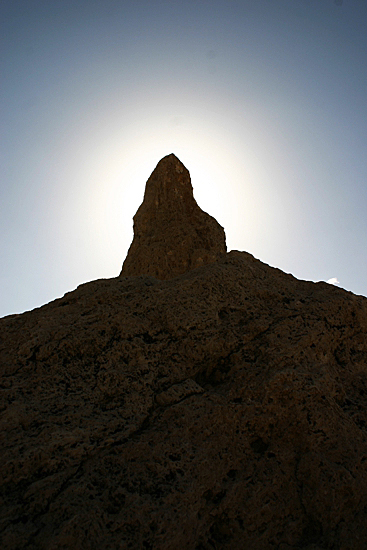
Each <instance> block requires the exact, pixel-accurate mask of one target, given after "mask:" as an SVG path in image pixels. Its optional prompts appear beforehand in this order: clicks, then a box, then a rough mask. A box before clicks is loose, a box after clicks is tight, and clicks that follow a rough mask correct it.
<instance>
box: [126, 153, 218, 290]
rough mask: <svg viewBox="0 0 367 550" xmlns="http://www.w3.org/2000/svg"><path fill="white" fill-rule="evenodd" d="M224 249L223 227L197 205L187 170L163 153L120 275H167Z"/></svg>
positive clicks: (211, 258) (207, 259) (212, 259)
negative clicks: (163, 155)
mask: <svg viewBox="0 0 367 550" xmlns="http://www.w3.org/2000/svg"><path fill="white" fill-rule="evenodd" d="M225 252H226V239H225V234H224V230H223V228H222V227H221V226H220V225H219V223H218V222H217V221H216V220H215V219H214V218H212V217H211V216H209V215H208V214H206V213H205V212H203V211H202V210H201V208H199V206H198V205H197V203H196V201H195V199H194V196H193V190H192V185H191V180H190V174H189V172H188V170H187V169H186V168H185V166H184V165H183V164H182V162H180V161H179V160H178V158H177V157H176V156H175V155H168V156H166V157H164V158H163V159H162V160H161V161H160V162H159V163H158V165H157V167H156V168H155V170H154V172H153V173H152V175H151V176H150V178H149V179H148V181H147V184H146V188H145V194H144V200H143V203H142V204H141V205H140V207H139V209H138V211H137V212H136V214H135V216H134V239H133V242H132V244H131V246H130V249H129V252H128V255H127V257H126V260H125V262H124V265H123V266H122V271H121V275H123V276H127V275H152V276H154V277H157V278H158V279H171V278H172V277H176V276H177V275H181V274H182V273H185V272H186V271H189V270H191V269H194V268H196V267H201V266H202V265H205V264H209V263H212V262H215V261H216V260H217V259H218V258H219V257H220V256H221V255H222V254H225Z"/></svg>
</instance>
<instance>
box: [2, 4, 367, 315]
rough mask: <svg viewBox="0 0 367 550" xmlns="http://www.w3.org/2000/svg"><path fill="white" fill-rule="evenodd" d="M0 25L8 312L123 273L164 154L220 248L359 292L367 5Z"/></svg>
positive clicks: (365, 287)
mask: <svg viewBox="0 0 367 550" xmlns="http://www.w3.org/2000/svg"><path fill="white" fill-rule="evenodd" d="M0 20H1V21H2V29H1V33H0V36H1V52H2V53H1V56H2V57H1V61H2V74H3V82H4V84H3V87H2V92H1V112H2V115H1V116H2V124H1V127H2V136H1V157H0V160H1V165H0V166H1V175H2V178H1V181H2V184H1V189H0V192H1V196H0V199H1V200H0V209H1V212H0V224H1V239H0V247H1V248H0V252H1V258H2V261H1V265H0V283H1V289H2V292H1V294H0V316H3V315H7V314H10V313H17V312H22V311H24V310H27V309H32V308H34V307H37V306H40V305H42V304H44V303H46V302H48V301H50V300H52V299H54V298H56V297H59V296H62V295H63V294H64V293H65V292H67V291H70V290H73V289H74V288H75V287H76V286H77V285H79V284H81V283H84V282H86V281H90V280H93V279H97V278H105V277H114V276H117V275H118V274H119V272H120V269H121V266H122V263H123V260H124V258H125V256H126V253H127V250H128V248H129V246H130V243H131V240H132V217H133V215H134V214H135V212H136V210H137V208H138V207H139V205H140V203H141V201H142V198H143V193H144V187H145V182H146V180H147V179H148V177H149V175H150V173H151V172H152V171H153V169H154V168H155V166H156V164H157V162H158V161H159V160H160V159H161V158H162V157H163V156H165V155H167V154H169V153H174V154H175V155H176V156H178V157H179V158H180V160H181V161H182V162H183V163H184V164H185V166H186V167H187V168H188V170H189V171H190V174H191V178H192V184H193V187H194V195H195V198H196V200H197V202H198V204H199V206H200V207H201V208H202V209H203V210H205V211H206V212H208V213H209V214H211V215H212V216H214V217H215V218H216V219H217V220H218V222H219V223H220V224H221V225H222V226H223V227H224V228H225V231H226V235H227V246H228V249H229V250H230V249H237V250H246V251H248V252H250V253H251V254H253V255H254V256H255V257H257V258H259V259H260V260H262V261H263V262H265V263H267V264H269V265H272V266H275V267H279V268H280V269H282V270H283V271H285V272H290V273H292V274H293V275H295V276H296V277H298V278H300V279H309V280H313V281H318V280H324V281H328V282H332V281H334V279H336V278H332V279H330V276H331V275H332V274H333V273H337V274H338V278H339V280H340V281H341V283H340V284H341V286H342V287H343V288H346V289H347V290H351V291H352V292H354V293H356V294H363V295H367V280H366V273H367V259H366V236H367V216H366V209H367V183H366V182H367V160H366V159H367V155H366V151H365V146H366V142H367V140H366V138H367V135H366V134H367V116H366V115H367V101H366V99H367V3H366V2H365V0H344V2H340V1H338V2H337V1H336V0H335V1H334V0H322V1H321V0H271V1H270V0H256V2H255V0H251V1H250V0H241V2H237V1H235V0H230V1H229V2H222V1H219V0H218V1H211V2H208V1H206V0H202V1H199V2H198V1H195V2H191V1H190V0H189V1H187V2H178V1H173V0H170V1H169V0H157V1H156V2H155V1H153V2H152V1H149V2H148V0H141V1H139V0H136V1H135V2H127V1H126V2H124V1H117V0H105V1H103V2H102V1H99V0H89V1H88V2H87V1H86V0H73V1H71V0H53V1H52V2H44V1H41V0H32V1H31V2H24V1H23V0H5V1H4V2H2V3H1V7H0ZM334 284H335V283H334Z"/></svg>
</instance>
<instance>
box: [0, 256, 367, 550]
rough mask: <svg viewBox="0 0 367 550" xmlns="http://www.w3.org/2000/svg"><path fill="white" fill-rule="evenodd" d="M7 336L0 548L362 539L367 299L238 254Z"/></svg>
mask: <svg viewBox="0 0 367 550" xmlns="http://www.w3.org/2000/svg"><path fill="white" fill-rule="evenodd" d="M0 336H1V344H0V349H1V351H0V364H1V370H2V381H1V422H2V425H1V432H0V433H1V438H2V441H1V445H0V449H1V468H0V487H1V489H0V494H1V501H0V517H1V522H0V528H1V534H0V539H1V548H2V549H4V550H5V549H17V550H20V549H25V548H27V549H51V548H52V549H55V550H56V549H66V548H84V549H86V550H87V549H104V548H105V549H107V548H110V549H112V548H113V549H125V548H126V549H127V548H133V549H148V548H151V549H155V550H172V549H176V548H180V549H187V550H194V549H196V550H199V549H201V550H212V549H213V548H217V549H219V548H220V549H231V550H233V549H238V550H239V549H241V550H242V549H244V548H245V549H254V550H269V549H270V548H274V549H278V550H290V549H293V550H294V549H303V550H304V549H307V550H311V549H312V550H316V549H334V550H337V549H339V550H340V549H344V550H365V548H366V546H367V491H366V487H367V431H366V430H367V384H366V380H367V377H366V375H367V300H366V299H365V298H363V297H358V296H355V295H353V294H351V293H348V292H346V291H344V290H342V289H339V288H337V287H334V286H330V285H327V284H326V283H317V284H315V283H311V282H304V281H298V280H296V279H295V278H293V277H292V276H291V275H286V274H284V273H282V272H281V271H279V270H277V269H273V268H270V267H268V266H267V265H265V264H263V263H261V262H260V261H258V260H255V259H254V258H253V257H252V256H251V255H249V254H246V253H245V252H230V253H229V254H227V255H225V256H223V257H222V258H221V259H220V260H218V261H217V262H216V263H213V264H211V265H207V266H204V267H202V268H201V269H196V270H193V271H190V272H188V273H186V274H184V275H181V276H180V277H176V278H174V279H171V280H168V281H160V280H158V279H156V278H153V277H149V276H140V277H119V278H116V279H110V280H100V281H94V282H91V283H87V284H85V285H82V286H80V287H79V288H78V289H77V290H75V291H74V292H70V293H68V294H66V295H65V296H64V297H63V298H61V299H59V300H56V301H54V302H52V303H50V304H48V305H45V306H43V307H41V308H39V309H36V310H34V311H32V312H28V313H24V314H22V315H14V316H10V317H6V318H4V319H1V320H0Z"/></svg>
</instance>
